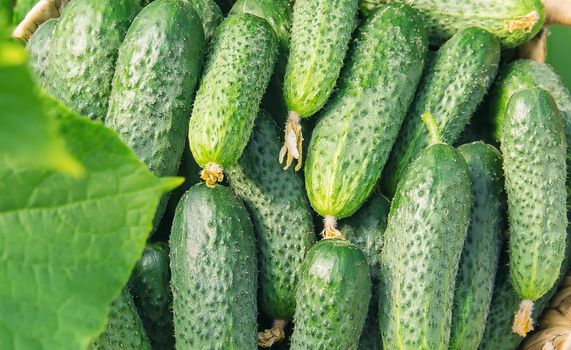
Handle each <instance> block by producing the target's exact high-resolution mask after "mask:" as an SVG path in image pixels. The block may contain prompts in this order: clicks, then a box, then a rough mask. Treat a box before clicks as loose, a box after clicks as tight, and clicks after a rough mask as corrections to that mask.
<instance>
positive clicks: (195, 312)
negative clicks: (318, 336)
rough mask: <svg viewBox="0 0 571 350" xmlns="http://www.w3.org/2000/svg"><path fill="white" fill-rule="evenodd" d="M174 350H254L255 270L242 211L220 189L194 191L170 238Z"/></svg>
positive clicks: (188, 195) (250, 232)
mask: <svg viewBox="0 0 571 350" xmlns="http://www.w3.org/2000/svg"><path fill="white" fill-rule="evenodd" d="M170 266H171V276H172V277H171V288H172V292H173V297H174V299H173V311H174V327H175V341H176V348H177V349H178V350H194V349H236V350H238V349H240V350H255V349H257V346H256V343H257V337H256V331H257V324H256V323H257V322H256V317H257V307H256V289H257V283H256V282H257V266H256V252H255V242H254V233H253V229H252V224H251V223H250V219H249V218H248V213H247V212H246V208H245V207H244V205H243V204H242V203H241V202H240V200H238V199H237V198H236V197H235V196H234V194H232V192H231V191H230V190H229V189H228V188H226V187H224V186H216V187H214V188H212V189H210V188H207V187H206V186H205V185H204V184H199V185H196V186H194V187H192V188H191V189H190V190H189V191H188V192H187V193H186V194H185V195H184V196H183V197H182V199H181V201H180V203H179V205H178V207H177V209H176V214H175V218H174V222H173V227H172V232H171V237H170Z"/></svg>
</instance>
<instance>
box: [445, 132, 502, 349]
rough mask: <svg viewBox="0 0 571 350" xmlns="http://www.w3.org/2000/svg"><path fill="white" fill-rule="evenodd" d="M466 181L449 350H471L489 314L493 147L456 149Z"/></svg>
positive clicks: (496, 171)
mask: <svg viewBox="0 0 571 350" xmlns="http://www.w3.org/2000/svg"><path fill="white" fill-rule="evenodd" d="M458 151H459V152H460V153H461V154H462V156H463V157H464V159H465V160H466V163H467V164H468V169H469V171H470V178H471V180H472V199H473V202H472V213H471V219H470V226H469V227H468V235H467V237H466V241H465V242H464V249H463V250H462V257H461V258H460V267H459V270H458V275H457V277H456V290H455V292H454V309H453V311H452V329H451V333H450V348H449V349H458V350H470V349H473V350H476V349H477V348H478V344H479V343H480V340H481V338H482V335H483V333H484V328H485V326H486V318H487V316H488V311H489V309H490V302H491V299H492V292H493V289H494V278H495V275H496V269H497V266H498V259H499V255H500V247H501V245H502V230H503V228H504V223H503V215H504V209H505V206H504V205H503V203H505V198H504V193H503V186H504V182H503V175H502V173H503V172H502V155H501V153H500V151H498V150H497V149H496V148H495V147H494V146H491V145H487V144H485V143H483V142H481V141H480V142H474V143H470V144H466V145H462V146H460V147H459V148H458Z"/></svg>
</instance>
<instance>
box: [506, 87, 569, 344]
mask: <svg viewBox="0 0 571 350" xmlns="http://www.w3.org/2000/svg"><path fill="white" fill-rule="evenodd" d="M502 130H503V132H502V136H501V150H502V154H503V155H504V172H505V176H506V193H507V196H508V218H509V237H510V274H511V281H512V285H513V287H514V289H515V290H516V291H517V293H518V294H519V296H520V297H521V298H522V300H523V301H522V304H521V307H520V310H519V311H518V313H517V314H516V317H515V320H514V332H516V333H518V334H520V335H522V336H525V334H527V332H528V331H529V330H531V329H533V324H532V320H531V307H532V306H533V304H532V302H533V301H535V300H537V299H539V298H540V297H542V296H543V295H545V294H546V293H547V292H548V291H549V290H550V289H551V288H552V287H553V285H554V284H555V281H556V280H557V277H558V275H559V267H560V266H561V262H562V260H563V258H564V253H565V239H566V227H567V216H566V212H567V210H566V196H567V189H566V187H565V176H566V174H567V173H566V164H565V158H566V153H567V144H566V140H565V133H564V131H563V120H562V117H561V113H560V112H559V110H558V109H557V106H556V104H555V101H554V100H553V97H551V95H549V93H548V92H546V91H545V90H542V89H540V88H529V89H524V90H520V91H518V92H516V93H514V94H513V95H512V97H511V99H510V101H509V102H508V105H507V107H506V112H505V116H504V118H503V122H502ZM514 311H516V310H514Z"/></svg>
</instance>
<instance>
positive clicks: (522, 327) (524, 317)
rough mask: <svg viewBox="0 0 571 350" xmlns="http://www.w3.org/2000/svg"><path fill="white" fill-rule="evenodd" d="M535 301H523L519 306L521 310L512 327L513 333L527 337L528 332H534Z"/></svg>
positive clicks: (516, 315)
mask: <svg viewBox="0 0 571 350" xmlns="http://www.w3.org/2000/svg"><path fill="white" fill-rule="evenodd" d="M532 313H533V301H531V300H522V301H521V304H520V305H519V310H518V311H517V312H516V314H515V317H514V323H513V326H512V331H513V332H514V333H517V334H519V335H521V336H522V337H525V336H526V335H527V333H528V332H531V331H532V330H533V320H532Z"/></svg>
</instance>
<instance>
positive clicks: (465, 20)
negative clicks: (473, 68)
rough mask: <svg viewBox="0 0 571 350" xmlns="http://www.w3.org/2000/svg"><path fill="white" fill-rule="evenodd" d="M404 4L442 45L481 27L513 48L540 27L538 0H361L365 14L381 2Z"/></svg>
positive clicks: (541, 9)
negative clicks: (411, 9)
mask: <svg viewBox="0 0 571 350" xmlns="http://www.w3.org/2000/svg"><path fill="white" fill-rule="evenodd" d="M393 2H398V3H406V4H407V5H410V6H412V7H415V8H417V9H418V10H419V11H420V12H421V13H422V15H423V16H424V17H425V20H426V23H427V26H428V31H429V33H430V39H431V40H430V41H431V42H432V43H433V44H436V45H438V44H442V43H443V42H444V41H446V40H448V39H449V38H450V37H452V36H453V35H454V34H456V33H457V32H459V31H460V30H462V29H464V28H468V27H479V28H483V29H485V30H487V31H489V32H491V33H492V34H494V35H495V36H497V37H498V38H499V39H500V40H501V42H502V45H503V46H506V47H515V46H519V45H520V44H523V43H524V42H526V41H528V40H530V39H532V38H533V37H534V36H535V34H537V32H539V30H540V29H541V28H542V27H543V23H544V17H545V14H544V9H543V5H542V4H541V1H540V0H502V1H497V0H463V1H441V0H360V8H361V12H362V13H364V14H365V15H367V14H369V13H370V12H371V11H372V10H374V9H376V8H377V7H379V6H381V5H382V4H383V3H393Z"/></svg>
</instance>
